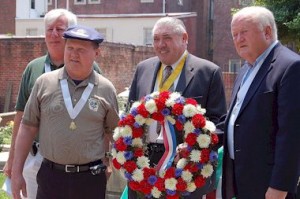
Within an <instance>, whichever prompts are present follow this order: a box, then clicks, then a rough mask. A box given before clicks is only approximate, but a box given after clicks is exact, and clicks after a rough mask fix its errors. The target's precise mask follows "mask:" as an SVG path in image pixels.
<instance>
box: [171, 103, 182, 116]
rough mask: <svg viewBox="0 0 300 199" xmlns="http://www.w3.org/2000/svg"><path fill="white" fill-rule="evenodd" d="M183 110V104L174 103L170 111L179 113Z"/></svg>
mask: <svg viewBox="0 0 300 199" xmlns="http://www.w3.org/2000/svg"><path fill="white" fill-rule="evenodd" d="M182 110H183V104H174V106H173V109H172V113H173V114H174V115H181V114H182Z"/></svg>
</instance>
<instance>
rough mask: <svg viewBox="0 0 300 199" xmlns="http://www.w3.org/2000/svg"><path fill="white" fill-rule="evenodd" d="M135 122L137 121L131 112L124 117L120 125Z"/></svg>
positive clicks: (131, 124)
mask: <svg viewBox="0 0 300 199" xmlns="http://www.w3.org/2000/svg"><path fill="white" fill-rule="evenodd" d="M134 122H135V119H134V116H133V115H131V114H129V115H127V116H126V117H125V118H123V120H121V121H119V126H125V125H129V126H133V124H134Z"/></svg>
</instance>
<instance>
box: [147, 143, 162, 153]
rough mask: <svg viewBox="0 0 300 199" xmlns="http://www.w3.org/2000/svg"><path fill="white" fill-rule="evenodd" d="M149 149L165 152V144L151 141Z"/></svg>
mask: <svg viewBox="0 0 300 199" xmlns="http://www.w3.org/2000/svg"><path fill="white" fill-rule="evenodd" d="M148 150H149V151H152V152H164V151H165V146H164V144H160V143H149V144H148Z"/></svg>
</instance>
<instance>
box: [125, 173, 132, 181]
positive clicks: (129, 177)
mask: <svg viewBox="0 0 300 199" xmlns="http://www.w3.org/2000/svg"><path fill="white" fill-rule="evenodd" d="M124 175H125V178H127V179H128V180H132V175H131V174H130V173H128V172H127V171H126V172H125V173H124Z"/></svg>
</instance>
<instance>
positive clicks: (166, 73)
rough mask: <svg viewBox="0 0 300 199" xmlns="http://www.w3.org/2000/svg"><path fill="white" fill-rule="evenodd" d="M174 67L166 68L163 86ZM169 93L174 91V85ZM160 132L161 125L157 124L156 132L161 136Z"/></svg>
mask: <svg viewBox="0 0 300 199" xmlns="http://www.w3.org/2000/svg"><path fill="white" fill-rule="evenodd" d="M172 70H173V68H172V66H166V67H165V69H164V73H163V79H162V84H164V83H165V81H166V80H167V79H168V77H169V76H170V75H171V74H172ZM169 91H173V85H171V87H170V88H169ZM160 130H161V124H160V123H159V122H157V127H156V132H157V134H158V135H159V134H160Z"/></svg>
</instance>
